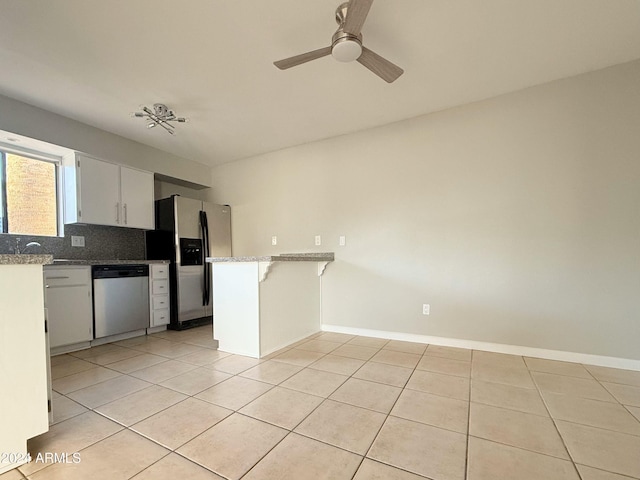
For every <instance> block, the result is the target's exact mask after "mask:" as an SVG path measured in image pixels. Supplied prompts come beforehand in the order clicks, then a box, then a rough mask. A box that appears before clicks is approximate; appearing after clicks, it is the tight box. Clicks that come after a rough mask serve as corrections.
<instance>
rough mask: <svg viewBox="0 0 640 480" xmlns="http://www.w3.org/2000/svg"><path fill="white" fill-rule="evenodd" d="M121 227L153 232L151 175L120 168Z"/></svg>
mask: <svg viewBox="0 0 640 480" xmlns="http://www.w3.org/2000/svg"><path fill="white" fill-rule="evenodd" d="M120 186H121V189H122V190H121V191H122V225H123V226H125V227H132V228H144V229H147V230H153V228H154V215H153V173H150V172H143V171H142V170H135V169H133V168H127V167H120Z"/></svg>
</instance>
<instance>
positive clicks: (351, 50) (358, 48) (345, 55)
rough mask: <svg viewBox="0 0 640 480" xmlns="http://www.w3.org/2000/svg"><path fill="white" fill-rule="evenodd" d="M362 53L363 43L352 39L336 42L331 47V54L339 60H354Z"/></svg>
mask: <svg viewBox="0 0 640 480" xmlns="http://www.w3.org/2000/svg"><path fill="white" fill-rule="evenodd" d="M361 54H362V45H360V43H359V42H357V41H356V40H352V39H345V40H340V41H339V42H336V43H335V44H334V45H333V48H332V49H331V56H332V57H333V58H335V59H336V60H338V61H339V62H353V61H354V60H357V59H358V58H359V57H360V55H361Z"/></svg>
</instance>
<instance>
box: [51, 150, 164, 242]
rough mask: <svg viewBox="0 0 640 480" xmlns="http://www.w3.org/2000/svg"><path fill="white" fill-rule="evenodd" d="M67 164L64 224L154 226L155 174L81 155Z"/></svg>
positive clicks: (146, 227)
mask: <svg viewBox="0 0 640 480" xmlns="http://www.w3.org/2000/svg"><path fill="white" fill-rule="evenodd" d="M64 165H65V166H64V191H65V208H64V213H65V215H64V219H65V220H64V221H65V223H88V224H93V225H113V226H119V227H131V228H142V229H148V230H151V229H153V228H154V216H153V207H154V203H153V201H154V197H153V173H151V172H145V171H142V170H137V169H134V168H129V167H124V166H122V165H116V164H115V163H109V162H104V161H102V160H98V159H96V158H92V157H89V156H87V155H82V154H75V155H74V156H73V157H70V158H66V159H65V161H64Z"/></svg>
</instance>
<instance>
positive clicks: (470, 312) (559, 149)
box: [211, 62, 640, 359]
mask: <svg viewBox="0 0 640 480" xmlns="http://www.w3.org/2000/svg"><path fill="white" fill-rule="evenodd" d="M470 81H472V80H471V79H470ZM639 85H640V62H634V63H630V64H626V65H622V66H618V67H614V68H610V69H607V70H603V71H599V72H595V73H592V74H587V75H582V76H579V77H575V78H573V79H568V80H564V81H559V82H554V83H551V84H547V85H543V86H539V87H534V88H531V89H528V90H524V91H521V92H517V93H513V94H508V95H504V96H502V97H498V98H495V99H491V100H487V101H484V102H480V103H476V104H472V105H469V106H465V107H461V108H457V109H452V110H448V111H445V112H441V113H437V114H433V115H428V116H423V117H419V118H415V119H412V120H408V121H404V122H400V123H396V124H392V125H388V126H385V127H381V128H376V129H372V130H368V131H364V132H360V133H355V134H351V135H346V136H342V137H339V138H333V139H329V140H325V141H321V142H316V143H312V144H307V145H302V146H299V147H295V148H290V149H287V150H283V151H279V152H275V153H271V154H267V155H262V156H259V157H255V158H251V159H247V160H243V161H239V162H235V163H231V164H227V165H223V166H220V167H217V168H214V170H213V189H212V191H211V199H212V200H213V201H216V202H219V203H228V204H230V205H231V206H232V219H233V220H232V221H233V239H234V245H233V248H234V254H235V255H244V254H247V255H261V254H268V253H275V252H292V251H314V250H321V251H335V252H336V262H335V263H334V264H332V265H330V266H329V267H328V268H327V271H326V272H325V276H324V277H323V288H324V290H323V298H322V308H323V318H324V322H325V323H328V324H333V325H341V326H350V327H361V328H371V329H379V330H387V331H395V332H405V333H414V334H424V335H436V336H444V337H454V338H460V339H472V340H478V341H487V342H496V343H507V344H513V345H524V346H531V347H539V348H546V349H554V350H565V351H573V352H582V353H591V354H598V355H608V356H616V357H623V358H631V359H640V348H638V344H639V340H640V300H639V299H640V133H639V132H640V130H638V128H639V126H640V89H639V87H638V86H639ZM390 88H400V85H398V86H397V87H395V86H391V87H390ZM425 88H428V86H425ZM318 234H319V235H322V238H323V246H322V247H319V248H318V247H314V245H313V237H314V235H318ZM272 235H278V238H279V245H278V246H277V247H272V246H271V245H270V239H271V236H272ZM339 235H346V237H347V245H346V246H345V247H339V246H338V236H339ZM423 303H429V304H431V315H430V316H423V315H422V312H421V311H422V304H423Z"/></svg>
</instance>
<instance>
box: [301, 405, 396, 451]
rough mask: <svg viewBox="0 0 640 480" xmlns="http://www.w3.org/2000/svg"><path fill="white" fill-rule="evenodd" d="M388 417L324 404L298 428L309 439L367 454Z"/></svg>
mask: <svg viewBox="0 0 640 480" xmlns="http://www.w3.org/2000/svg"><path fill="white" fill-rule="evenodd" d="M385 418H386V416H385V415H384V414H382V413H378V412H373V411H371V410H367V409H364V408H360V407H354V406H353V405H348V404H346V403H340V402H334V401H331V400H327V401H325V402H324V403H323V404H322V405H320V406H319V407H318V408H317V409H316V410H315V411H314V412H313V413H312V414H311V415H309V416H308V417H307V418H305V420H304V421H303V422H302V423H301V424H300V425H299V426H298V427H297V428H296V429H295V431H296V433H300V434H302V435H305V436H307V437H311V438H314V439H316V440H320V441H321V442H324V443H328V444H330V445H334V446H336V447H340V448H343V449H345V450H349V451H351V452H353V453H357V454H359V455H364V454H365V453H367V450H369V447H370V446H371V444H372V443H373V439H374V438H375V436H376V434H377V433H378V431H379V430H380V427H381V426H382V424H383V423H384V420H385Z"/></svg>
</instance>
